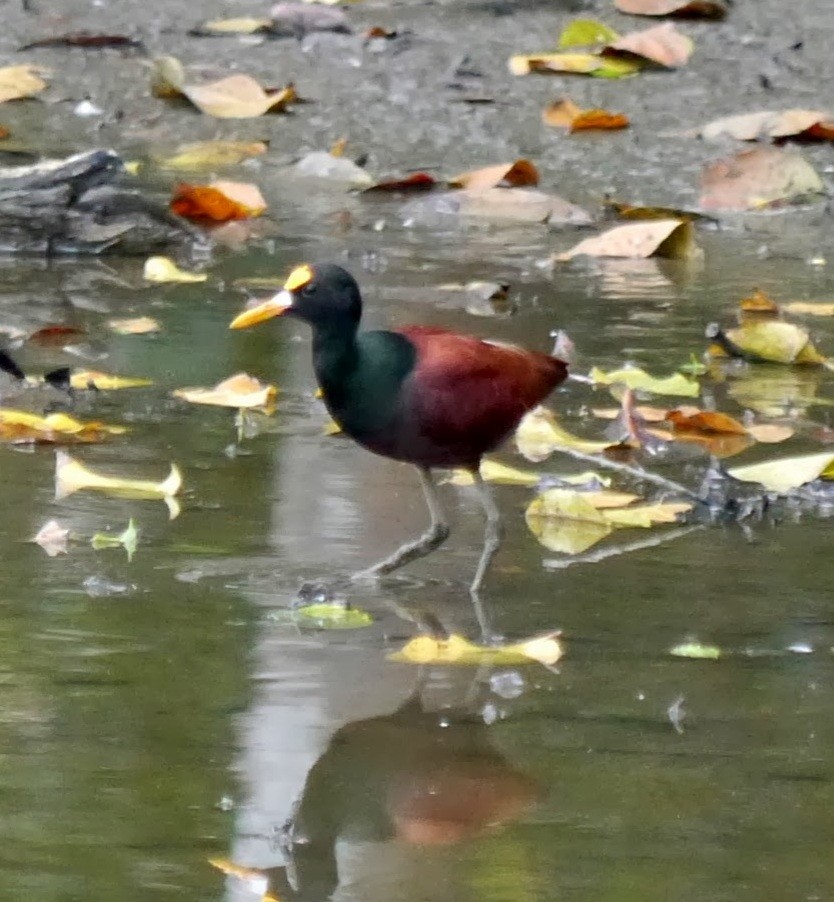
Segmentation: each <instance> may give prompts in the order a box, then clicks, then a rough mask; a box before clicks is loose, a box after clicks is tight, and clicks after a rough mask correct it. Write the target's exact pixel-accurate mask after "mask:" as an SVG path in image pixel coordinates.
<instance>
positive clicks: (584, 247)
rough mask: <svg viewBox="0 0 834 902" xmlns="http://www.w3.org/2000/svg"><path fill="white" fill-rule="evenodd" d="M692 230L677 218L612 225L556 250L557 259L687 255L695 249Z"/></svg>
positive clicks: (690, 226) (684, 257)
mask: <svg viewBox="0 0 834 902" xmlns="http://www.w3.org/2000/svg"><path fill="white" fill-rule="evenodd" d="M697 250H698V247H697V245H696V243H695V230H694V228H693V226H692V223H691V222H688V221H686V220H680V219H658V220H647V221H645V222H634V223H627V224H626V225H620V226H614V227H613V228H611V229H608V230H607V231H605V232H603V233H602V234H601V235H595V236H594V237H592V238H586V239H585V240H584V241H580V242H579V244H577V245H575V246H574V247H572V248H571V249H570V250H568V251H565V252H564V253H561V254H557V255H556V256H555V257H554V259H555V260H557V261H566V260H572V259H573V258H574V257H579V256H582V255H583V254H584V255H587V256H589V257H631V258H639V259H644V258H646V257H672V258H675V259H686V258H689V257H692V256H694V255H695V254H696V253H697Z"/></svg>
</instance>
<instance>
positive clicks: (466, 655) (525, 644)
mask: <svg viewBox="0 0 834 902" xmlns="http://www.w3.org/2000/svg"><path fill="white" fill-rule="evenodd" d="M560 635H561V633H559V632H553V633H545V634H543V635H540V636H533V637H532V638H530V639H524V640H522V641H521V642H512V643H509V644H506V645H477V644H475V643H474V642H470V641H469V640H468V639H466V638H465V637H463V636H457V635H454V634H453V635H451V636H448V637H447V638H436V637H434V636H417V637H416V638H414V639H411V640H410V641H409V642H407V643H406V644H405V645H404V646H403V647H402V648H401V649H400V650H399V651H397V652H393V653H392V654H389V655H388V660H389V661H400V662H403V663H408V664H462V665H470V666H471V665H480V664H491V665H495V666H500V665H511V664H530V663H539V664H544V665H545V666H547V667H552V666H553V665H554V664H556V662H557V661H558V660H559V659H560V658H561V657H562V655H563V654H564V650H563V648H562V644H561V642H560V641H559V637H560Z"/></svg>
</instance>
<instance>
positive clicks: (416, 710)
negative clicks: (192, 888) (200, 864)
mask: <svg viewBox="0 0 834 902" xmlns="http://www.w3.org/2000/svg"><path fill="white" fill-rule="evenodd" d="M488 731H489V728H488V727H487V726H485V725H484V723H483V722H482V721H480V720H478V721H475V720H473V719H471V718H469V717H468V716H467V715H463V716H460V715H459V716H455V714H454V713H451V712H449V711H444V712H443V713H442V714H439V713H437V712H428V711H426V710H425V709H424V707H423V705H422V703H421V701H420V700H419V698H418V697H417V696H414V697H412V698H411V699H409V701H408V702H406V703H405V704H404V705H403V706H402V707H400V708H399V709H398V710H397V711H395V712H393V713H392V714H386V715H383V716H381V717H373V718H369V719H367V720H358V721H355V722H353V723H349V724H347V725H346V726H344V727H342V728H341V729H340V730H338V731H337V732H336V733H335V734H334V735H333V737H332V738H331V740H330V743H329V745H328V747H327V749H326V750H325V751H324V753H323V754H322V755H321V757H320V758H319V759H318V761H316V763H315V764H314V765H313V767H312V768H311V769H310V772H309V773H308V775H307V780H306V782H305V785H304V790H303V792H302V795H301V798H300V799H299V801H298V802H297V804H296V806H295V809H294V811H293V815H292V817H291V818H290V819H289V820H288V821H287V822H286V823H285V824H284V825H283V827H282V828H281V829H280V830H278V831H277V844H278V845H279V846H280V848H281V850H282V852H283V854H284V858H285V861H286V866H284V867H277V868H271V869H268V870H263V871H252V870H249V869H246V874H247V875H249V876H250V877H251V876H252V875H258V876H259V877H260V879H261V881H262V883H261V887H259V890H260V889H263V891H264V893H265V894H264V895H263V897H262V899H263V900H270V899H280V900H282V902H289V900H298V902H324V900H326V899H329V898H330V896H331V894H332V893H333V892H334V891H335V890H336V888H337V887H338V885H339V873H338V864H337V857H336V845H337V842H338V841H339V840H345V839H347V840H354V841H376V842H384V841H393V842H401V843H406V844H411V845H420V846H441V845H451V844H453V843H457V842H460V841H462V840H466V839H470V838H473V837H476V836H478V835H479V834H481V833H483V832H485V831H487V830H489V829H490V828H495V827H497V826H500V825H502V824H507V823H509V822H512V821H513V820H515V819H517V818H518V817H520V816H521V815H522V814H523V813H524V811H525V810H527V809H528V808H529V807H530V806H531V805H532V804H533V803H534V802H535V801H536V800H537V799H538V797H539V795H540V791H539V786H538V784H537V783H536V782H535V781H534V780H533V779H532V778H530V777H529V776H527V775H525V774H523V773H521V772H520V771H518V770H516V769H514V768H513V767H512V766H511V765H510V764H509V762H508V761H507V760H506V759H505V758H504V757H503V756H502V755H501V754H500V753H499V752H498V751H496V750H495V749H494V748H493V747H492V745H491V744H490V742H489V736H488ZM219 866H221V867H222V865H219ZM222 869H223V870H225V871H226V872H227V873H232V874H234V873H235V872H236V871H237V872H238V875H241V874H242V873H243V869H235V868H233V866H231V865H228V866H227V867H222ZM253 885H254V884H253Z"/></svg>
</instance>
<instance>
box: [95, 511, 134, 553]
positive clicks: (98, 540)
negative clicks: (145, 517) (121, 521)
mask: <svg viewBox="0 0 834 902" xmlns="http://www.w3.org/2000/svg"><path fill="white" fill-rule="evenodd" d="M90 544H91V545H92V546H93V548H94V549H95V550H96V551H100V550H101V549H103V548H124V550H125V551H126V552H127V560H128V563H130V561H132V560H133V555H134V554H136V548H137V547H138V545H139V531H138V530H137V529H136V524H135V523H134V522H133V517H131V518H130V520H129V521H128V524H127V528H126V529H125V530H123V531H122V532H120V533H119V534H118V535H111V534H109V533H106V532H97V533H96V534H95V535H94V536H93V537H92V538H91V539H90Z"/></svg>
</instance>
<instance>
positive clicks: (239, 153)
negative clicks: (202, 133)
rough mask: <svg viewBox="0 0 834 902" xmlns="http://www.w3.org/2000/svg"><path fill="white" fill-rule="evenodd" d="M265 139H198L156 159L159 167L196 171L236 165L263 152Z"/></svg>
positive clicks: (265, 148)
mask: <svg viewBox="0 0 834 902" xmlns="http://www.w3.org/2000/svg"><path fill="white" fill-rule="evenodd" d="M267 150H268V145H267V143H266V142H265V141H198V142H196V143H193V144H184V145H182V147H180V148H178V150H177V152H176V153H175V154H173V156H170V157H163V158H162V159H160V160H158V161H157V165H158V166H159V167H160V168H161V169H187V170H191V171H198V170H204V169H217V168H220V167H224V166H236V165H237V164H238V163H242V162H243V161H244V160H248V159H251V158H252V157H259V156H261V155H262V154H265V153H266V152H267Z"/></svg>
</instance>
